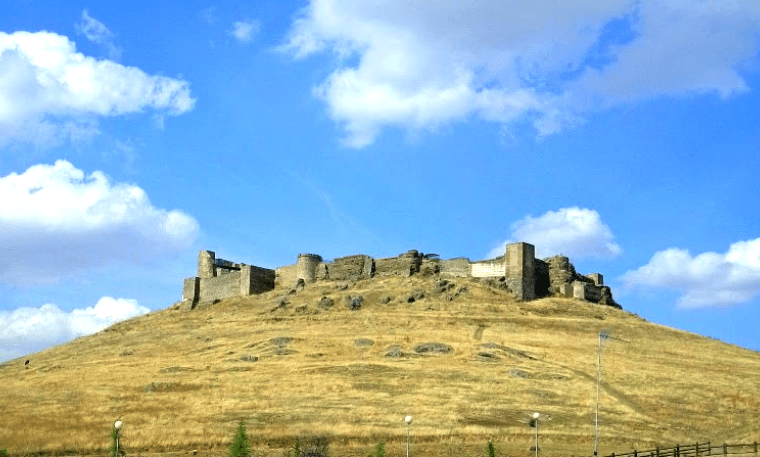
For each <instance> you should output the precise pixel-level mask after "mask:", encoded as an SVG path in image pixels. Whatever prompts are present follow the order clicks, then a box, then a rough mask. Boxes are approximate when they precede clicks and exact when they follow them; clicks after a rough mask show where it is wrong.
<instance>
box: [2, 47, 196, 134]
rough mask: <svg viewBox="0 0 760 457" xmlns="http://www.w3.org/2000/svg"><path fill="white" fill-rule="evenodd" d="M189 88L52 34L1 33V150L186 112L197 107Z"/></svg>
mask: <svg viewBox="0 0 760 457" xmlns="http://www.w3.org/2000/svg"><path fill="white" fill-rule="evenodd" d="M194 103H195V100H194V99H193V98H192V97H191V95H190V88H189V86H188V83H187V82H186V81H183V80H179V79H174V78H169V77H166V76H150V75H148V74H146V73H145V72H143V71H142V70H140V69H139V68H136V67H127V66H124V65H121V64H118V63H116V62H113V61H111V60H96V59H94V58H92V57H88V56H85V55H83V54H81V53H79V52H77V51H76V48H75V46H74V43H73V42H71V41H69V39H68V38H66V37H65V36H61V35H57V34H55V33H50V32H37V33H29V32H15V33H12V34H7V33H3V32H0V146H2V145H3V144H4V143H7V142H9V141H11V140H15V141H22V142H31V143H35V144H38V145H49V144H50V143H56V142H59V141H61V140H62V139H65V138H69V137H72V136H75V135H77V134H80V135H81V133H82V132H85V133H87V134H93V133H94V132H96V131H97V129H96V127H95V121H96V119H97V118H98V117H104V116H106V117H107V116H118V115H123V114H127V113H136V112H140V111H142V110H144V109H146V108H151V109H153V110H156V111H159V112H161V113H167V114H171V115H179V114H182V113H185V112H187V111H189V110H191V109H192V108H193V105H194Z"/></svg>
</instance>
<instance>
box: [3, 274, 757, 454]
mask: <svg viewBox="0 0 760 457" xmlns="http://www.w3.org/2000/svg"><path fill="white" fill-rule="evenodd" d="M501 284H502V282H501V281H499V280H498V279H496V280H494V279H493V278H470V277H462V278H458V279H451V278H440V277H435V276H423V275H412V276H408V277H396V276H389V277H386V278H374V279H371V280H362V279H358V280H356V281H331V280H324V281H321V282H314V283H311V284H305V283H302V285H301V287H299V288H292V289H275V290H271V291H268V292H264V293H261V294H256V295H249V296H236V297H232V298H229V299H223V300H220V301H219V302H217V303H213V302H209V303H207V304H205V305H204V306H199V307H196V308H195V309H192V310H190V309H188V308H187V307H185V306H184V305H183V304H182V303H181V302H179V303H177V304H175V305H174V306H172V307H170V308H167V309H165V310H161V311H156V312H152V313H150V314H148V315H145V316H141V317H137V318H133V319H130V320H128V321H124V322H121V323H118V324H115V325H113V326H111V327H109V328H108V329H106V330H104V331H102V332H99V333H97V334H94V335H90V336H87V337H82V338H78V339H77V340H75V341H72V342H70V343H68V344H65V345H62V346H59V347H55V348H51V349H48V350H46V351H43V352H41V353H39V354H35V355H33V356H31V357H30V359H31V364H30V367H29V368H28V369H25V368H24V367H23V364H22V361H20V360H16V361H11V362H7V363H4V364H2V365H0V382H2V383H3V386H4V389H3V391H2V392H0V401H2V404H3V405H5V406H4V408H5V410H4V420H3V424H4V426H3V427H2V428H0V447H3V446H4V447H7V448H8V450H9V451H10V452H11V453H34V452H45V453H79V454H87V453H93V452H101V451H102V450H103V449H104V446H105V445H106V444H107V439H104V437H107V436H108V432H109V430H110V426H111V424H112V421H113V420H114V419H115V418H116V417H121V418H122V419H123V421H124V423H125V428H124V436H123V443H124V446H125V449H127V451H128V453H129V454H136V453H138V452H164V453H167V452H186V451H190V450H193V449H197V450H199V452H200V455H213V456H220V455H222V454H224V453H225V452H226V449H225V447H226V445H227V444H228V443H229V440H230V439H231V437H232V435H233V432H234V428H235V426H236V424H237V422H238V421H240V420H242V421H243V422H244V423H245V424H246V427H247V428H248V431H249V434H250V437H251V440H252V442H253V443H254V444H255V445H256V446H257V449H258V451H257V452H260V455H273V456H278V457H279V456H281V455H283V453H284V452H285V450H286V449H287V448H288V447H289V446H291V445H292V443H293V440H294V439H295V438H296V437H298V436H313V435H326V436H329V437H330V440H331V443H332V444H331V449H332V452H331V454H332V455H334V456H343V455H366V454H368V453H369V452H370V450H371V447H372V446H373V445H374V444H376V443H377V441H379V440H383V441H385V442H386V443H387V449H388V452H389V454H390V455H401V454H403V433H404V430H403V417H404V416H406V415H407V414H409V415H412V416H413V417H414V418H415V419H414V424H413V428H412V436H413V446H414V448H413V449H416V450H417V451H416V452H422V451H423V450H424V455H440V456H448V455H464V454H469V455H476V454H480V453H482V449H481V448H482V447H483V445H484V443H485V442H486V441H487V440H489V439H491V440H493V442H494V443H495V444H496V446H497V448H498V449H500V452H501V453H502V454H504V455H515V456H521V455H524V456H526V457H527V456H528V455H529V454H531V452H530V451H529V447H530V446H531V445H532V443H533V433H534V430H533V429H531V428H530V427H529V426H528V422H529V417H530V416H531V415H532V414H533V413H534V412H536V411H538V412H540V413H541V414H542V415H544V416H542V417H544V419H545V420H546V423H545V424H544V425H542V428H541V434H542V444H541V449H542V453H545V454H548V455H588V454H590V449H591V445H592V436H593V411H594V405H595V403H594V400H595V386H596V384H595V381H596V350H597V340H598V333H599V332H600V331H602V330H604V331H606V332H609V334H610V335H612V336H613V337H614V338H613V339H610V340H609V341H608V342H607V343H606V344H605V347H604V349H603V371H602V395H601V416H600V417H601V424H602V427H601V443H600V452H601V453H603V454H604V453H608V452H612V451H623V450H627V449H633V448H637V447H638V448H642V447H654V446H666V445H672V444H675V443H685V442H696V441H704V440H710V439H712V440H713V441H714V442H722V441H731V440H740V441H743V442H746V441H747V440H750V441H751V440H757V439H758V438H760V436H758V426H757V422H756V420H755V418H756V417H757V415H758V414H759V413H760V401H759V400H758V399H757V397H756V395H755V393H756V392H757V391H758V388H760V354H758V353H756V352H753V351H749V350H746V349H742V348H738V347H735V346H731V345H728V344H725V343H722V342H720V341H716V340H712V339H709V338H705V337H701V336H698V335H694V334H689V333H686V332H682V331H679V330H675V329H671V328H667V327H663V326H659V325H656V324H652V323H649V322H646V321H644V320H643V319H641V318H639V317H638V316H636V315H634V314H631V313H628V312H626V311H623V310H619V309H616V308H613V307H610V306H599V305H597V304H592V303H588V302H585V301H581V300H577V299H572V298H560V297H555V298H544V299H538V300H534V301H518V300H515V299H514V298H513V297H512V294H511V293H510V291H508V290H506V289H504V288H503V286H502V285H501ZM412 299H413V300H412ZM61 417H65V418H66V420H65V421H61V420H60V418H61ZM549 418H551V420H548V419H549Z"/></svg>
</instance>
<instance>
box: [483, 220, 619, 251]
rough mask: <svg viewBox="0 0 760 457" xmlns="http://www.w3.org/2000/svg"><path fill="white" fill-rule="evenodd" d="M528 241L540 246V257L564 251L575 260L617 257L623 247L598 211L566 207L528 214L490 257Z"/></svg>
mask: <svg viewBox="0 0 760 457" xmlns="http://www.w3.org/2000/svg"><path fill="white" fill-rule="evenodd" d="M517 241H525V242H527V243H530V244H532V245H534V246H535V247H536V257H538V258H546V257H550V256H553V255H558V254H563V255H566V256H568V257H570V258H571V259H578V258H588V257H602V258H604V257H607V258H609V257H616V256H617V255H619V254H620V251H621V249H620V246H618V245H617V244H616V243H615V242H614V236H613V235H612V231H611V230H610V228H609V227H608V226H607V225H606V224H605V223H603V222H602V218H601V217H600V216H599V213H597V212H596V211H594V210H590V209H586V208H578V207H572V208H562V209H559V210H558V211H548V212H546V213H545V214H544V215H542V216H539V217H532V216H526V217H524V218H523V219H521V220H519V221H517V222H515V223H514V224H512V228H511V234H510V236H509V239H507V241H505V242H503V243H501V244H500V245H499V247H497V248H494V249H492V250H491V251H490V252H489V253H488V257H489V258H492V257H497V256H500V255H503V254H504V247H505V246H506V245H507V244H508V243H514V242H517Z"/></svg>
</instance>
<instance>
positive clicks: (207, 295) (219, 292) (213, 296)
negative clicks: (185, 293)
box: [198, 271, 240, 302]
mask: <svg viewBox="0 0 760 457" xmlns="http://www.w3.org/2000/svg"><path fill="white" fill-rule="evenodd" d="M235 295H240V272H239V271H232V272H230V273H228V274H225V275H221V276H217V277H215V278H201V285H200V294H199V300H198V301H202V302H203V301H212V300H222V299H224V298H228V297H233V296H235Z"/></svg>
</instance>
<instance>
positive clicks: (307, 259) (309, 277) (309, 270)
mask: <svg viewBox="0 0 760 457" xmlns="http://www.w3.org/2000/svg"><path fill="white" fill-rule="evenodd" d="M321 261H322V257H321V256H319V255H317V254H298V261H297V262H296V278H297V279H303V280H304V282H305V283H306V284H311V283H313V282H315V281H316V280H317V267H318V266H319V263H320V262H321Z"/></svg>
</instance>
